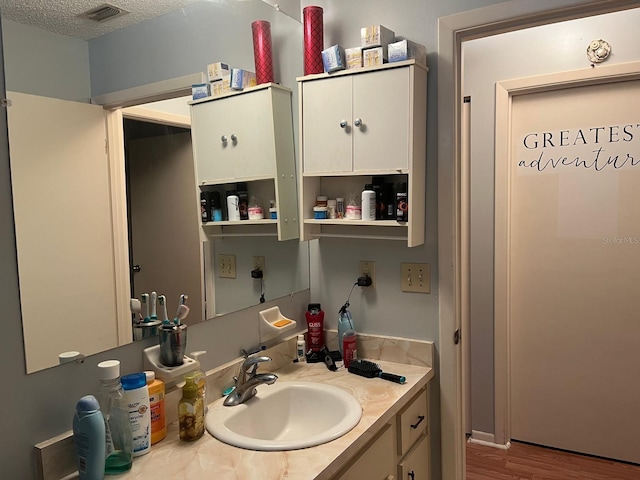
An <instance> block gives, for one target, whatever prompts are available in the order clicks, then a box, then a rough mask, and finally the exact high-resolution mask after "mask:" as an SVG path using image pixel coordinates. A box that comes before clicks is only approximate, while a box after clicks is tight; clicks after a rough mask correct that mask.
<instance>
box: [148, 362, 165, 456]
mask: <svg viewBox="0 0 640 480" xmlns="http://www.w3.org/2000/svg"><path fill="white" fill-rule="evenodd" d="M144 374H145V375H146V377H147V388H148V389H149V409H150V410H151V445H154V444H156V443H158V442H159V441H160V440H162V439H163V438H164V437H166V436H167V419H166V417H165V410H164V382H163V381H162V380H158V379H157V378H156V372H154V371H151V370H147V371H145V372H144Z"/></svg>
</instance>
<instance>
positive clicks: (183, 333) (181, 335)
mask: <svg viewBox="0 0 640 480" xmlns="http://www.w3.org/2000/svg"><path fill="white" fill-rule="evenodd" d="M186 349H187V326H186V325H185V324H180V325H174V324H171V325H162V326H161V327H160V363H162V365H164V366H165V367H177V366H180V365H182V364H183V363H184V353H185V351H186Z"/></svg>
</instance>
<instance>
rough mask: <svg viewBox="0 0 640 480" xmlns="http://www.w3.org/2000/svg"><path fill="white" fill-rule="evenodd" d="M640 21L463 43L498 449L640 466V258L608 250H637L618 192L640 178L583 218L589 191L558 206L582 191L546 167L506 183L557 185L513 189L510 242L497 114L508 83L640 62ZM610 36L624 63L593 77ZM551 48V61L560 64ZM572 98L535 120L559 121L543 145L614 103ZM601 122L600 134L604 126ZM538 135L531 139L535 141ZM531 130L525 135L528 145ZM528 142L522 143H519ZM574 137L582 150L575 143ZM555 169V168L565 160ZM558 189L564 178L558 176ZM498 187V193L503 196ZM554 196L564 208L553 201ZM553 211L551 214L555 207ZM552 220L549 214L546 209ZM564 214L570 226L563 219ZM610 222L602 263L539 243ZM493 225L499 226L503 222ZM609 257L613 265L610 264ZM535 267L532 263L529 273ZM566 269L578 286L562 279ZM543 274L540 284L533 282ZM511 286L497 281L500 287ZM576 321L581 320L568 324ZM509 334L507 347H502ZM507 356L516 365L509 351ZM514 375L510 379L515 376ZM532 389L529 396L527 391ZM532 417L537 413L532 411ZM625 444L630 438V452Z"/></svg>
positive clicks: (475, 266)
mask: <svg viewBox="0 0 640 480" xmlns="http://www.w3.org/2000/svg"><path fill="white" fill-rule="evenodd" d="M638 19H639V15H638V12H637V11H635V10H632V11H626V12H620V13H616V14H610V15H606V16H601V17H597V18H587V19H583V20H576V21H572V22H565V23H561V24H557V25H549V26H546V27H539V28H538V29H529V30H526V31H519V32H512V33H509V34H505V35H504V36H495V37H491V38H485V39H480V40H474V41H472V42H468V44H465V62H464V71H465V85H464V90H463V91H464V95H469V96H471V105H472V107H471V110H472V115H471V116H472V126H471V131H472V133H471V154H472V158H471V177H472V186H471V241H472V246H471V257H472V259H471V271H472V273H471V285H472V294H471V322H472V325H471V335H472V337H473V338H472V358H471V364H472V368H471V371H472V380H471V386H472V417H473V418H472V428H473V430H475V431H477V430H480V431H484V432H489V433H491V435H493V434H495V437H496V442H497V443H502V442H507V441H509V440H510V439H511V438H514V439H520V440H528V441H532V442H536V443H542V444H546V445H551V446H559V447H561V448H566V449H569V450H577V451H583V452H587V453H594V454H596V455H603V456H608V457H613V458H621V459H626V460H631V461H636V462H637V461H638V457H637V455H638V454H637V452H636V453H632V455H634V456H630V455H629V454H630V449H629V445H630V444H633V441H632V439H631V440H630V437H629V430H628V428H629V429H630V428H633V427H634V426H637V425H638V423H640V421H639V419H638V417H637V415H634V410H633V408H632V406H631V405H630V404H629V402H634V403H635V405H637V404H638V403H639V402H640V399H638V398H637V397H636V396H637V390H636V388H635V387H634V386H633V381H632V380H631V377H632V376H634V375H635V376H636V377H637V376H638V371H637V365H638V363H639V361H638V359H637V358H636V359H635V361H631V360H633V359H630V358H629V355H632V353H631V352H632V351H633V350H635V351H638V349H640V342H639V341H638V338H637V335H636V333H635V331H637V330H638V329H637V328H634V325H633V320H632V319H633V318H634V317H633V316H630V313H629V312H632V311H635V312H637V311H638V308H637V305H635V304H634V302H635V301H636V300H635V299H634V298H633V294H632V293H631V292H630V290H629V288H630V287H628V286H627V285H628V284H630V285H633V283H634V282H636V283H637V280H638V278H637V274H636V273H634V272H633V267H632V266H630V265H634V262H635V265H636V266H638V261H637V257H636V256H635V255H637V253H635V252H633V250H634V247H633V246H632V245H629V244H628V245H627V247H626V250H627V252H626V253H628V254H629V255H630V256H628V257H625V259H616V260H615V261H613V260H612V259H611V258H608V257H607V255H609V256H613V257H615V256H616V255H619V254H620V253H621V252H620V250H625V247H624V245H623V246H622V248H621V249H620V250H618V251H616V249H615V248H613V251H609V250H607V248H606V247H607V243H606V242H608V241H611V242H612V243H611V244H610V245H609V246H613V245H615V242H618V241H622V242H624V241H625V238H626V239H627V240H626V241H627V242H633V238H634V237H635V236H636V234H637V233H633V232H631V233H629V234H628V235H627V234H624V233H622V230H618V229H619V228H632V229H633V228H636V226H634V224H632V223H625V222H628V221H630V220H631V219H630V218H629V215H630V214H628V213H626V212H627V208H628V207H626V206H625V201H624V200H623V199H622V198H621V197H620V196H619V195H620V193H621V192H622V190H624V189H625V188H626V184H627V182H630V181H631V180H630V178H631V177H633V176H635V175H637V174H632V173H630V172H623V171H622V170H620V171H619V172H618V175H619V176H620V181H619V183H618V188H619V190H618V191H617V193H616V194H614V193H613V192H614V188H613V187H612V185H613V183H614V182H613V181H611V182H610V181H609V180H607V181H605V182H600V183H598V184H597V185H590V188H589V189H588V190H587V191H586V193H585V194H584V198H582V200H584V202H581V203H582V206H581V208H582V210H580V209H578V208H575V209H566V208H565V207H566V205H567V203H566V201H567V200H569V201H570V202H573V203H572V205H574V204H575V202H576V201H577V200H578V198H579V197H578V196H577V195H569V197H571V198H569V199H567V198H565V197H558V192H564V194H565V195H566V194H567V192H575V190H574V189H573V188H568V186H567V184H566V180H562V182H563V183H562V185H561V187H562V188H560V187H558V186H556V188H555V190H554V189H553V188H551V187H549V186H548V183H547V182H552V181H553V180H552V176H553V175H549V174H548V173H549V172H548V171H545V172H544V175H541V176H534V175H524V174H522V178H519V179H518V183H514V184H513V185H512V184H510V183H506V184H505V185H507V186H505V185H503V188H505V189H507V190H508V189H509V188H513V189H516V188H519V190H518V192H520V193H524V192H526V191H527V190H526V188H524V187H523V185H527V182H536V183H537V182H541V183H540V185H542V184H544V185H545V186H544V187H542V190H541V191H540V192H538V196H537V197H536V196H531V197H526V198H528V199H527V200H523V199H520V200H518V201H516V197H515V195H517V194H518V192H516V191H515V190H514V191H513V192H511V193H513V195H514V196H513V197H510V198H511V199H512V200H513V201H514V203H513V205H512V207H513V210H512V211H511V212H510V213H511V214H510V215H509V218H510V219H511V220H513V221H514V225H513V228H514V230H513V231H511V234H512V237H511V238H510V240H511V241H512V242H511V243H505V244H501V243H500V242H499V241H498V240H499V239H498V238H497V237H496V238H495V239H494V237H493V226H494V212H495V211H496V209H498V210H500V209H501V208H503V207H502V206H500V205H498V204H496V205H494V204H493V193H494V184H493V181H494V158H495V154H494V150H493V145H494V139H495V141H496V142H500V141H501V138H500V137H496V135H495V132H494V130H493V125H494V121H493V118H492V115H493V111H494V108H495V97H494V93H495V84H496V82H499V81H502V80H505V79H510V78H519V77H527V76H533V75H539V74H543V73H545V74H547V73H554V72H563V71H567V70H574V69H593V70H594V71H597V69H599V68H603V67H604V66H608V65H609V64H615V63H622V62H629V61H632V60H639V59H640V54H639V53H638V50H637V48H635V47H634V45H636V44H637V42H638V41H640V38H639V32H638V31H637V29H635V28H632V26H633V25H635V24H637V22H638ZM598 38H604V39H606V40H607V41H609V42H610V43H611V44H612V45H614V51H615V55H613V56H612V57H611V58H610V59H609V60H608V61H607V62H605V64H603V65H598V66H595V67H590V66H589V62H588V60H587V59H586V54H585V52H586V47H587V45H588V44H589V42H590V41H591V40H593V39H598ZM551 51H552V52H553V54H549V52H551ZM497 52H499V54H497ZM474 82H479V83H483V82H484V83H483V87H484V89H483V88H481V87H478V86H477V84H476V85H474ZM603 88H604V87H603ZM570 92H571V91H570V90H565V91H563V92H561V93H558V94H557V96H556V97H554V98H553V100H551V101H550V102H549V103H550V104H551V107H550V108H547V110H545V111H544V113H541V112H537V113H534V114H532V115H533V116H530V117H529V118H530V119H532V120H539V121H542V122H548V125H550V126H549V129H547V128H546V127H544V128H542V129H541V130H540V131H538V133H540V134H541V142H542V143H544V133H545V132H546V133H552V134H554V135H555V137H554V138H555V139H556V141H557V139H558V135H560V136H562V135H563V134H562V133H559V132H561V131H563V130H571V129H572V128H576V124H571V125H567V126H564V125H563V126H559V125H556V126H555V127H552V126H551V125H552V124H553V122H555V121H559V122H561V123H562V121H563V120H566V119H567V117H566V116H565V114H566V113H567V110H568V111H569V112H571V111H572V110H576V111H577V112H581V111H582V112H584V110H580V109H584V108H586V109H587V110H588V111H589V112H590V113H593V112H596V113H598V112H600V111H602V110H603V108H602V106H603V105H604V104H605V103H606V102H607V100H606V99H605V97H604V96H603V97H602V99H600V98H599V94H597V96H596V97H597V98H596V99H590V100H589V101H588V102H586V103H585V102H580V101H578V102H577V106H567V105H568V103H565V102H568V101H569V93H570ZM549 95H551V94H549ZM565 97H566V98H565ZM634 98H635V97H627V98H626V101H625V102H623V106H622V108H621V110H622V111H624V112H628V111H630V110H631V111H636V110H637V107H636V106H635V105H637V100H635V99H634ZM547 107H549V105H547ZM580 115H581V117H580ZM578 116H579V118H580V119H582V120H585V121H587V120H589V119H590V118H592V117H589V116H587V115H586V114H580V113H578ZM603 121H604V120H603ZM636 123H637V122H636ZM612 125H613V124H612ZM599 126H600V125H599V124H597V125H595V127H596V128H597V127H599ZM602 126H604V124H603V125H602ZM607 126H610V125H608V124H607ZM590 127H594V125H591V126H590ZM553 128H556V130H555V133H554V131H552V129H553ZM536 131H537V130H535V129H533V130H530V131H529V132H528V133H532V132H536ZM522 133H523V132H520V135H522ZM614 137H615V133H614ZM620 138H621V137H620ZM522 140H523V139H522V138H520V141H521V142H522ZM572 141H575V138H574V139H572ZM563 142H564V140H560V143H563ZM627 143H629V142H627ZM621 144H622V142H621ZM593 150H597V148H593V149H592V151H590V153H591V154H592V155H593V154H594V153H593ZM556 153H557V152H556ZM554 159H555V160H557V155H556V157H554ZM607 176H608V174H606V173H603V174H602V176H601V177H598V178H599V179H600V178H602V179H604V178H606V177H607ZM623 176H624V179H623ZM556 177H558V176H557V175H556ZM556 181H559V180H558V179H557V178H556ZM498 187H499V185H498V184H496V185H495V188H496V189H498ZM520 187H522V188H520ZM576 188H577V187H576ZM632 188H633V187H632ZM636 188H637V187H636ZM636 191H637V190H636ZM606 192H608V193H610V195H609V194H607V193H606ZM597 199H602V200H603V201H604V202H607V203H605V204H603V205H607V207H606V208H615V209H616V210H617V214H616V215H607V214H601V213H598V214H597V215H596V214H594V213H593V211H590V213H588V214H587V215H588V216H586V217H585V209H588V208H592V209H593V208H595V205H594V200H597ZM554 200H555V201H556V203H553V202H554ZM550 202H551V204H550ZM558 202H560V203H558ZM585 202H586V203H585ZM561 203H562V205H561ZM578 203H580V202H578ZM538 205H540V207H539V208H537V207H538ZM551 205H553V209H551V208H550V206H551ZM612 206H613V207H612ZM541 211H542V212H543V213H540V212H541ZM608 211H609V212H610V211H611V210H608ZM554 214H556V216H555V217H554ZM540 215H542V216H541V217H540ZM558 215H561V216H562V221H560V220H559V217H558ZM535 216H539V218H538V220H535V219H534V217H535ZM545 216H546V217H545ZM545 218H546V220H545ZM605 218H608V219H609V220H611V221H615V222H617V223H616V228H615V229H614V230H611V231H612V232H613V233H608V234H606V235H604V234H603V235H602V236H600V237H599V238H598V239H597V240H596V242H599V243H598V245H597V247H596V246H595V245H592V247H593V248H595V249H596V250H598V253H599V254H600V253H601V254H602V255H603V256H602V257H600V256H593V255H592V253H593V252H591V251H589V250H588V249H585V248H583V247H584V244H585V243H588V242H585V241H583V240H581V239H574V240H573V241H572V242H571V243H572V244H573V247H574V249H573V250H572V251H571V253H570V254H569V251H568V250H565V251H564V252H562V253H558V252H557V251H553V250H551V249H549V248H547V244H546V243H544V242H542V241H541V240H540V238H539V237H538V236H539V235H550V234H551V235H552V236H555V237H558V238H561V237H560V236H561V235H565V236H566V235H567V234H569V235H572V234H575V232H579V230H578V228H579V227H578V226H579V225H581V224H586V225H588V226H592V227H593V226H596V225H599V226H601V225H600V224H599V223H598V222H601V221H603V219H605ZM495 220H496V221H499V220H500V219H499V218H498V217H496V219H495ZM540 222H541V223H540ZM591 224H592V225H591ZM609 225H611V224H609ZM545 232H546V233H545ZM567 232H569V233H567ZM572 232H573V233H572ZM636 232H637V231H636ZM605 237H607V238H609V240H607V239H606V238H605ZM619 239H622V240H619ZM593 240H594V239H593V238H591V239H590V241H593ZM505 245H507V246H510V247H513V248H512V251H511V254H510V255H509V257H508V258H509V259H510V260H511V262H512V263H511V267H512V268H510V269H509V270H508V271H506V269H505V272H506V273H504V277H507V278H508V276H509V275H511V280H512V283H511V285H512V288H513V290H512V292H511V293H512V295H510V296H509V297H508V299H507V300H506V301H505V304H506V305H509V302H511V305H510V309H509V310H507V309H506V308H505V309H504V310H505V311H507V312H508V313H510V314H511V316H510V320H511V321H512V322H513V321H515V322H516V323H511V327H512V330H511V337H510V340H513V343H510V344H507V336H506V332H507V330H506V328H503V329H502V330H501V328H502V327H503V326H501V325H500V321H499V319H498V314H500V312H499V311H498V310H499V309H500V308H502V307H501V306H500V305H499V304H498V302H497V300H496V304H495V312H494V295H493V293H494V291H493V288H492V285H493V284H494V282H493V281H492V279H493V275H494V272H493V269H494V256H495V261H496V262H497V261H498V257H499V256H500V255H505V251H506V250H507V247H505ZM503 247H505V248H503ZM635 249H638V247H635ZM577 253H580V255H577ZM572 257H573V258H574V259H575V263H574V264H573V267H572V268H573V270H569V269H567V268H565V266H566V264H565V262H567V261H568V260H569V259H570V258H572ZM605 258H608V259H607V260H604V259H605ZM524 261H527V262H529V263H526V264H525V263H523V262H524ZM568 273H570V275H569V279H570V280H567V277H564V276H563V275H566V274H568ZM496 275H498V272H496ZM500 275H502V273H500ZM534 275H537V277H533V276H534ZM616 275H619V277H616ZM499 281H500V279H499V278H497V276H496V284H495V288H496V291H497V289H498V282H499ZM612 281H613V283H612ZM616 282H622V284H623V286H622V287H621V288H620V289H619V290H618V291H616V293H615V295H614V294H613V293H612V292H611V291H610V290H609V285H608V284H614V283H616ZM574 284H580V285H582V286H583V287H584V288H583V291H585V292H586V294H583V296H582V297H576V290H575V285H574ZM621 292H622V295H621ZM625 293H626V295H625ZM630 293H631V295H629V294H630ZM623 297H624V300H622V298H623ZM578 298H579V299H578ZM587 306H588V307H587ZM585 307H586V308H585ZM494 313H495V314H494ZM524 314H526V315H527V316H529V317H535V318H534V319H533V321H532V322H527V324H526V326H523V325H522V324H521V321H522V320H523V318H524V316H523V315H524ZM516 317H517V318H516ZM494 319H495V322H496V338H495V342H494V338H493V336H494V330H493V327H494ZM567 319H571V320H572V321H573V322H575V323H573V325H571V326H567V324H566V323H565V322H566V320H567ZM519 322H520V323H519ZM629 322H631V323H629ZM565 328H566V330H565ZM616 328H625V329H626V335H625V334H623V335H619V332H616V331H615V330H616ZM503 334H504V339H505V340H504V344H502V343H501V340H502V338H501V335H503ZM629 342H631V344H632V345H634V346H633V348H630V346H629ZM507 345H509V348H507ZM507 351H508V352H509V356H507V355H506V353H505V352H507ZM494 354H495V356H496V362H495V364H494V363H493V361H494ZM509 361H510V362H511V363H509V364H508V365H509V367H508V368H510V375H509V377H508V378H509V379H510V381H511V383H512V384H511V388H510V389H508V388H507V387H505V385H507V382H506V381H503V379H502V378H501V376H502V374H503V372H505V371H506V370H508V368H507V363H508V362H509ZM503 362H504V363H503ZM599 365H606V367H605V370H606V371H602V370H600V366H599ZM622 365H624V366H622ZM494 368H495V376H494ZM634 368H635V369H636V370H634ZM586 371H588V372H589V373H590V375H589V378H588V381H587V379H586V377H585V376H584V373H585V372H586ZM554 375H557V376H558V378H559V379H560V378H562V377H563V376H564V380H552V377H553V376H554ZM504 377H505V378H506V374H505V376H504ZM494 382H495V384H494ZM531 386H535V387H534V388H531ZM494 387H495V396H494ZM521 387H524V388H525V390H522V391H520V388H521ZM634 398H637V399H636V400H633V399H634ZM605 399H607V401H608V403H606V402H605ZM509 400H510V401H511V405H510V406H511V410H510V413H511V416H510V417H509V418H507V416H505V415H504V412H505V411H507V405H508V404H509ZM494 408H495V410H494ZM524 408H529V409H530V410H529V411H526V410H523V409H524ZM634 408H635V407H634ZM594 417H601V418H600V419H598V418H596V419H594ZM510 422H511V424H510ZM596 422H598V423H596ZM494 427H495V430H494ZM596 442H599V446H598V447H594V444H595V443H596ZM624 442H627V445H625V444H624Z"/></svg>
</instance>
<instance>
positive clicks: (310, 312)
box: [304, 303, 324, 352]
mask: <svg viewBox="0 0 640 480" xmlns="http://www.w3.org/2000/svg"><path fill="white" fill-rule="evenodd" d="M304 315H305V318H306V319H307V331H308V333H307V338H308V339H309V346H308V347H309V350H311V351H312V352H319V351H320V350H322V349H323V348H324V312H323V311H322V310H321V309H320V304H319V303H310V304H309V306H308V309H307V312H306V313H305V314H304Z"/></svg>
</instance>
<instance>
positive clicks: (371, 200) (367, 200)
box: [362, 183, 376, 220]
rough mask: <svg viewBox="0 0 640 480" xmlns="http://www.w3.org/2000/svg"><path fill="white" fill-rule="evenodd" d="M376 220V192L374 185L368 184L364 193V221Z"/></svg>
mask: <svg viewBox="0 0 640 480" xmlns="http://www.w3.org/2000/svg"><path fill="white" fill-rule="evenodd" d="M375 219H376V192H375V191H374V190H373V185H371V184H370V183H367V184H366V185H365V186H364V190H363V191H362V220H375Z"/></svg>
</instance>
